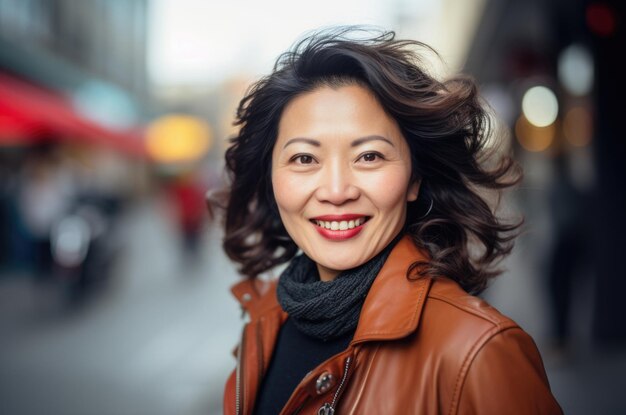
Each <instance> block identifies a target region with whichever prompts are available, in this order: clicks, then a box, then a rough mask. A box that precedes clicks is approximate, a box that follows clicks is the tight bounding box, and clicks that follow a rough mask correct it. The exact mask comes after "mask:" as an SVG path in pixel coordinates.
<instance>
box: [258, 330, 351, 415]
mask: <svg viewBox="0 0 626 415" xmlns="http://www.w3.org/2000/svg"><path fill="white" fill-rule="evenodd" d="M353 336H354V331H351V332H349V333H346V334H344V335H342V336H341V337H339V338H336V339H331V340H327V341H323V340H320V339H316V338H313V337H310V336H307V335H306V334H304V333H302V332H300V331H299V330H298V329H297V328H296V326H295V324H293V322H292V321H291V319H290V318H288V319H287V321H286V322H285V324H284V325H283V327H282V328H281V329H280V333H279V334H278V339H277V340H276V347H275V348H274V354H273V356H272V361H271V362H270V365H269V368H268V369H267V373H266V374H265V377H264V379H263V382H262V383H261V388H260V389H259V394H258V396H257V402H256V405H255V409H254V414H255V415H276V414H278V413H280V411H281V410H282V409H283V407H284V406H285V404H286V403H287V400H289V397H290V396H291V394H292V393H293V391H294V389H295V388H296V386H298V384H299V383H300V381H301V380H302V379H303V378H304V377H305V376H306V374H307V373H308V372H309V371H311V370H313V369H314V368H316V367H317V366H318V365H319V364H320V363H322V362H324V361H325V360H327V359H328V358H330V357H332V356H334V355H336V354H337V353H340V352H342V351H344V350H345V349H346V348H347V347H348V344H350V341H351V340H352V337H353Z"/></svg>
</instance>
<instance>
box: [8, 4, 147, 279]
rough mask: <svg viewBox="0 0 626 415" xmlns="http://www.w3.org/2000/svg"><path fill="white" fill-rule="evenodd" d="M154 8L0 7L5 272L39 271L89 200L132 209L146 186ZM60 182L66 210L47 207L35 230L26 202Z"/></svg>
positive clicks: (115, 5) (47, 192)
mask: <svg viewBox="0 0 626 415" xmlns="http://www.w3.org/2000/svg"><path fill="white" fill-rule="evenodd" d="M147 8H148V1H147V0H131V1H106V0H88V1H75V0H24V1H19V0H18V1H16V0H0V224H2V225H3V226H2V227H1V229H0V247H2V248H6V249H3V251H4V254H3V256H2V258H0V265H4V264H9V267H13V266H21V265H20V264H25V265H28V264H32V263H33V257H34V255H33V252H34V251H35V250H36V249H34V248H33V247H32V246H33V241H35V242H37V240H39V242H41V241H44V240H46V239H47V238H48V237H49V234H50V227H51V226H53V225H54V223H56V221H58V220H59V217H60V216H62V215H63V214H64V213H67V210H68V209H70V208H72V207H74V208H75V205H76V204H77V203H79V202H78V200H82V199H84V198H85V197H86V195H87V194H89V195H90V196H92V197H93V196H96V195H97V197H98V198H99V199H100V200H104V199H106V200H115V201H116V204H118V205H124V202H126V201H128V200H130V198H131V197H135V196H136V195H138V194H141V193H142V192H141V190H143V189H145V188H146V187H147V185H148V178H149V175H148V169H147V163H146V161H147V156H146V150H145V144H144V140H143V136H144V134H143V129H144V125H145V123H146V121H147V117H148V112H149V108H150V107H149V105H150V102H149V90H148V81H147V74H146V42H147V12H148V10H147ZM55 178H58V179H59V180H56V179H55ZM53 179H55V180H56V181H55V180H53ZM55 183H57V184H59V183H62V186H63V188H64V192H63V195H65V196H63V197H61V196H58V198H60V199H61V198H62V199H63V200H58V202H63V203H62V204H59V203H57V205H58V206H61V205H62V206H63V208H59V209H56V211H55V212H56V213H54V212H53V211H54V209H47V210H45V211H44V208H42V209H41V210H42V212H40V213H42V214H44V216H46V217H47V218H46V220H45V221H43V222H42V223H45V226H39V227H38V228H41V229H39V230H37V231H35V229H34V227H33V226H30V223H33V221H32V219H33V218H32V217H35V216H37V215H39V216H41V214H38V213H36V212H30V211H29V209H28V206H29V204H28V203H26V204H25V203H23V201H24V200H26V199H27V198H28V197H27V196H28V195H29V194H30V196H33V197H35V198H43V197H44V196H45V195H46V194H48V195H53V194H61V193H59V192H55V191H52V189H53V188H54V186H55ZM29 192H30V193H29ZM25 198H26V199H25ZM41 200H43V199H41ZM30 205H32V203H31V204H30ZM53 213H54V214H53ZM31 216H32V217H31ZM40 219H41V218H40ZM40 222H41V221H40ZM4 225H6V226H4ZM31 228H33V229H31ZM45 250H49V249H48V248H47V247H46V248H45Z"/></svg>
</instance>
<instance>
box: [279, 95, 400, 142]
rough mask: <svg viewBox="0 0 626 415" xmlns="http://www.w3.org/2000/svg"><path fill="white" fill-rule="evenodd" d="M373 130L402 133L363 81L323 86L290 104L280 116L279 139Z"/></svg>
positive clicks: (392, 135)
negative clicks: (352, 83)
mask: <svg viewBox="0 0 626 415" xmlns="http://www.w3.org/2000/svg"><path fill="white" fill-rule="evenodd" d="M372 134H378V135H383V136H390V138H400V137H401V135H400V131H399V127H398V125H397V123H396V122H395V120H394V119H393V118H392V117H390V116H389V115H388V114H387V113H386V112H385V110H384V109H383V107H382V105H381V104H380V102H379V101H378V100H377V99H376V97H375V96H374V94H373V93H372V92H371V91H369V90H368V89H366V88H365V87H362V86H360V85H346V86H340V87H330V86H320V87H318V88H316V89H314V90H312V91H310V92H306V93H303V94H300V95H298V96H297V97H295V98H294V99H293V100H291V101H290V102H289V103H288V104H287V106H286V107H285V109H284V111H283V114H282V116H281V119H280V123H279V128H278V140H277V141H278V142H280V141H284V140H287V139H290V138H293V137H308V138H315V139H324V138H328V137H343V136H346V137H350V138H357V137H359V136H363V135H372Z"/></svg>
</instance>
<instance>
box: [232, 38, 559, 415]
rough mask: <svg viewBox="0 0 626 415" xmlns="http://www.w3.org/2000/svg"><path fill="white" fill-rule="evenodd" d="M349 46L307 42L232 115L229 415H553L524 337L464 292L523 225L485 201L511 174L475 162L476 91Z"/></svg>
mask: <svg viewBox="0 0 626 415" xmlns="http://www.w3.org/2000/svg"><path fill="white" fill-rule="evenodd" d="M365 34H366V35H368V33H365ZM362 35H364V33H363V32H361V31H359V30H356V29H353V28H348V29H337V30H330V31H325V32H321V33H317V34H314V35H312V36H311V37H309V38H307V39H305V40H304V41H302V42H300V43H298V44H297V45H296V46H295V47H294V48H293V49H292V50H291V51H290V52H288V53H286V54H284V55H282V56H281V57H280V58H279V60H278V62H277V64H276V66H275V68H274V71H273V72H272V73H271V74H270V75H269V76H268V77H265V78H263V79H262V80H260V81H259V82H257V83H256V84H255V85H254V86H253V88H252V89H251V90H250V92H249V93H248V95H247V96H246V97H244V98H243V100H242V101H241V103H240V106H239V109H238V112H237V116H238V118H237V124H238V125H239V126H240V130H239V133H238V135H237V136H236V137H235V138H234V139H233V142H232V146H231V147H230V148H229V149H228V150H227V152H226V161H227V170H228V172H229V173H230V176H231V179H232V182H231V186H230V191H229V193H228V195H227V196H228V199H227V202H226V221H225V232H226V233H225V238H224V248H225V250H226V253H227V254H228V255H229V256H230V258H231V259H233V260H234V261H236V262H238V263H239V264H240V265H241V268H240V272H241V273H242V274H243V275H245V276H246V277H248V278H247V279H246V280H244V281H243V282H241V283H239V284H237V285H236V286H234V287H233V293H234V294H235V295H236V296H237V297H238V299H239V301H240V302H241V304H242V307H243V308H244V310H245V311H246V312H247V313H248V314H249V317H250V322H249V323H247V324H246V325H245V326H244V330H243V335H242V338H241V343H240V344H239V347H238V349H237V368H236V370H235V371H234V372H233V374H232V375H231V376H230V378H229V379H228V382H227V384H226V390H225V397H224V411H225V413H226V414H253V413H254V414H277V413H281V414H292V413H303V414H304V413H306V414H310V413H315V414H333V413H336V414H347V413H352V414H354V413H361V414H365V413H367V414H403V415H405V414H441V413H455V414H456V413H458V414H461V413H463V414H466V413H467V414H469V413H479V414H504V413H506V414H531V413H532V414H559V413H561V412H562V411H561V409H560V407H559V405H558V403H557V402H556V401H555V399H554V397H553V396H552V394H551V392H550V387H549V385H548V380H547V377H546V374H545V370H544V367H543V364H542V360H541V357H540V355H539V352H538V350H537V348H536V346H535V344H534V342H533V340H532V339H531V338H530V336H529V335H528V334H527V333H525V332H524V331H523V330H522V329H521V328H520V327H519V326H518V325H517V324H516V323H515V322H513V321H511V320H510V319H509V318H507V317H505V316H503V315H501V314H500V313H499V312H498V311H497V310H495V309H494V308H492V307H490V306H489V305H488V304H487V303H485V302H484V301H483V300H481V299H479V298H477V297H474V296H472V295H470V294H478V293H480V292H481V291H482V290H483V289H484V288H485V286H486V284H487V282H488V280H489V279H490V278H492V277H494V276H496V275H497V274H498V271H497V270H494V269H493V268H492V265H493V263H494V262H495V261H497V260H498V259H500V258H502V257H503V256H505V255H506V254H508V253H509V252H510V250H511V248H512V240H513V238H514V236H515V230H516V229H517V227H518V225H517V224H511V225H509V224H505V223H503V222H502V221H501V220H499V219H498V218H497V217H496V216H495V215H494V212H493V210H492V209H491V208H490V207H489V205H488V204H487V201H486V200H485V198H484V197H485V196H484V193H483V192H484V191H485V190H486V189H493V190H499V189H504V188H506V187H509V186H511V185H512V184H514V183H515V182H516V178H515V177H512V178H511V177H509V176H508V175H509V174H510V173H512V172H514V170H515V163H514V162H513V161H512V160H511V159H509V158H504V159H503V160H502V163H501V164H499V165H497V167H496V168H495V169H494V170H489V169H487V168H486V167H484V166H483V165H482V164H481V161H482V160H484V157H486V153H485V143H486V140H487V138H488V134H489V130H488V128H487V126H488V125H487V116H486V113H485V111H484V109H483V108H482V106H481V104H480V100H479V97H478V95H477V88H476V85H475V84H474V82H473V81H471V80H469V79H468V78H465V77H456V78H453V79H451V80H449V81H445V82H440V81H437V80H436V79H434V78H433V77H431V76H430V75H428V74H427V73H426V71H425V70H424V68H423V66H422V64H421V62H422V61H423V56H422V55H421V54H418V50H426V51H427V50H429V48H428V47H427V46H425V45H423V44H421V43H418V42H412V41H403V40H396V39H395V37H394V34H393V33H392V32H386V33H380V34H375V35H374V36H372V37H368V38H362V37H361V38H359V36H362ZM470 241H472V245H470V243H469V242H470ZM300 251H301V252H302V253H301V254H299V252H300ZM286 262H287V263H288V265H287V267H286V268H285V270H284V271H283V272H282V274H281V275H280V278H279V279H278V281H263V280H261V279H259V278H257V277H258V276H259V274H262V273H264V272H266V271H268V270H270V269H272V268H273V267H275V266H277V265H279V264H283V263H286Z"/></svg>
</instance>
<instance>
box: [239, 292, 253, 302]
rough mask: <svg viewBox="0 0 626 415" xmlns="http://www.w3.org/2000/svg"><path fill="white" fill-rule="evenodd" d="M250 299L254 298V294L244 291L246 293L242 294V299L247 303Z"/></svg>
mask: <svg viewBox="0 0 626 415" xmlns="http://www.w3.org/2000/svg"><path fill="white" fill-rule="evenodd" d="M250 300H252V295H250V293H244V295H242V296H241V301H243V302H244V303H247V302H248V301H250Z"/></svg>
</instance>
